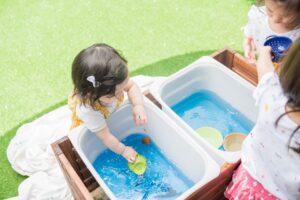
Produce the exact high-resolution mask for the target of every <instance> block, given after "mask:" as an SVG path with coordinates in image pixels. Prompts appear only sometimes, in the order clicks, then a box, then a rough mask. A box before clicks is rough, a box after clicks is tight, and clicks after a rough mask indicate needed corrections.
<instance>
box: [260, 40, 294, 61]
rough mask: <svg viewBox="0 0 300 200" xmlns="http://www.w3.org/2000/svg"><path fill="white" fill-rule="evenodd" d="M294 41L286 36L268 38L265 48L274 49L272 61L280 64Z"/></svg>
mask: <svg viewBox="0 0 300 200" xmlns="http://www.w3.org/2000/svg"><path fill="white" fill-rule="evenodd" d="M292 43H293V41H292V40H291V39H290V38H288V37H284V36H269V37H267V38H266V41H265V43H264V46H271V48H272V61H273V62H279V61H280V60H281V58H282V56H284V55H285V54H286V52H287V50H288V49H289V47H290V46H291V44H292Z"/></svg>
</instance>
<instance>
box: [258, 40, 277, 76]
mask: <svg viewBox="0 0 300 200" xmlns="http://www.w3.org/2000/svg"><path fill="white" fill-rule="evenodd" d="M268 72H274V67H273V63H272V59H271V47H270V46H263V47H261V49H260V52H259V57H258V60H257V74H258V80H260V79H261V78H262V77H263V76H264V75H265V74H266V73H268Z"/></svg>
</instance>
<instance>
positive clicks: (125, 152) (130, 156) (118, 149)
mask: <svg viewBox="0 0 300 200" xmlns="http://www.w3.org/2000/svg"><path fill="white" fill-rule="evenodd" d="M96 135H97V137H98V138H99V139H100V140H101V141H102V142H103V144H104V145H105V146H107V147H108V148H109V149H110V150H112V151H113V152H115V153H117V154H120V155H122V156H123V157H124V158H125V159H126V160H127V161H128V162H131V163H133V162H134V161H135V158H136V155H137V153H136V151H135V150H134V149H132V148H131V147H127V146H125V145H124V144H123V143H121V142H120V141H119V140H118V139H117V138H116V137H115V136H114V135H113V134H111V133H110V131H109V129H108V128H107V127H105V128H104V129H102V130H101V131H99V132H97V133H96Z"/></svg>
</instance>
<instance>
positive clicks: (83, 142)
mask: <svg viewBox="0 0 300 200" xmlns="http://www.w3.org/2000/svg"><path fill="white" fill-rule="evenodd" d="M145 108H146V112H147V115H148V125H147V126H146V130H147V132H145V131H144V128H143V127H137V126H136V125H135V124H134V122H133V118H132V107H131V104H129V103H128V102H127V101H126V102H125V103H124V104H123V105H122V106H121V107H120V109H118V110H117V111H116V112H115V113H113V114H112V116H111V117H110V119H109V120H108V126H109V128H110V130H111V132H112V133H114V135H115V136H116V137H117V138H118V139H119V140H121V139H123V138H125V137H127V136H128V135H129V134H131V133H137V132H139V133H143V134H146V135H149V137H151V138H152V140H153V142H154V143H155V144H156V145H157V146H158V147H159V149H160V151H161V152H162V153H163V154H164V155H165V156H166V158H167V159H168V160H170V161H171V162H173V163H174V164H175V166H176V167H177V168H179V169H180V170H181V171H182V172H183V174H184V175H185V176H186V177H187V178H188V179H190V180H191V181H193V182H194V183H195V185H194V186H193V187H191V188H190V189H189V190H187V191H186V192H185V193H183V194H182V195H180V196H179V197H178V199H185V198H186V197H188V196H189V195H190V194H191V193H193V192H194V191H195V190H197V189H198V188H200V187H201V186H203V185H204V184H206V183H207V182H209V181H210V180H212V179H214V178H215V177H217V176H218V175H219V173H220V169H219V166H218V164H217V163H216V162H215V161H214V160H213V159H212V158H211V157H210V156H209V155H208V154H207V153H206V152H205V151H204V150H203V149H202V148H201V147H199V145H197V144H196V143H195V142H194V141H193V140H192V139H191V138H190V137H188V136H187V135H186V134H184V133H183V132H182V129H181V128H179V127H178V126H177V125H176V124H175V123H174V122H172V121H171V120H170V118H168V117H167V116H166V115H165V114H164V113H163V112H162V111H161V110H159V109H158V108H157V107H156V106H155V105H154V104H152V103H151V102H148V101H146V102H145ZM69 138H70V140H71V142H72V144H73V145H74V147H75V149H76V150H77V152H78V153H79V155H80V157H81V158H82V160H83V161H84V163H85V164H86V166H87V168H88V169H89V170H90V171H91V173H92V174H93V176H94V177H95V179H96V180H97V181H98V183H99V184H100V186H101V187H102V188H103V189H104V191H105V192H106V194H107V195H108V196H109V198H111V199H116V197H115V195H114V194H113V192H112V191H111V190H110V189H109V187H108V186H107V185H106V184H105V182H104V181H103V179H102V178H101V177H100V175H99V174H98V173H97V172H96V170H95V169H94V167H93V165H92V163H93V162H94V160H95V159H96V157H97V156H98V155H99V154H100V153H101V152H102V151H103V150H104V149H106V147H105V146H104V145H103V144H102V142H101V141H100V140H99V139H97V137H96V135H95V134H94V133H92V132H90V131H88V130H87V129H86V128H85V127H84V126H80V127H78V128H76V129H74V130H73V131H72V132H71V133H70V135H69Z"/></svg>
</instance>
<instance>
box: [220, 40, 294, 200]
mask: <svg viewBox="0 0 300 200" xmlns="http://www.w3.org/2000/svg"><path fill="white" fill-rule="evenodd" d="M270 52H271V47H262V48H261V50H260V55H259V59H258V62H257V70H258V77H259V83H258V86H257V88H256V89H255V91H254V94H253V96H254V98H255V100H256V105H257V106H258V108H259V114H258V119H257V122H256V124H255V126H254V128H253V129H252V131H251V132H250V134H249V135H248V136H247V138H246V139H245V141H244V143H243V146H242V159H241V160H242V162H241V165H240V166H239V168H238V169H237V171H236V172H235V173H234V175H233V179H232V182H231V183H230V184H229V186H228V187H227V189H226V191H225V196H226V197H227V198H228V199H264V200H268V199H300V130H299V128H300V78H299V77H300V59H299V58H300V39H298V40H296V41H295V43H294V44H293V45H292V47H291V49H290V50H289V52H288V53H287V56H286V57H285V58H284V60H283V63H282V66H281V70H280V74H279V76H278V75H277V73H274V69H273V66H272V61H271V53H270Z"/></svg>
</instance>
